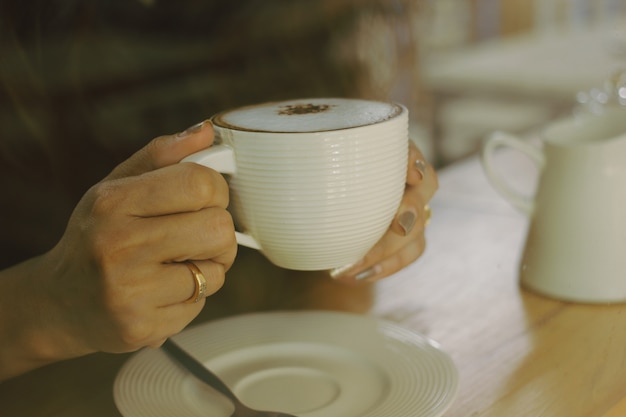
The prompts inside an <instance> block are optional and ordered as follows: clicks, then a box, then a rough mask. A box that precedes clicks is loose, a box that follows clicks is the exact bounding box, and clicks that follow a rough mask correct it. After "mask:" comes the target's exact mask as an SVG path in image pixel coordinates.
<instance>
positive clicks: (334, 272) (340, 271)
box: [328, 260, 363, 279]
mask: <svg viewBox="0 0 626 417" xmlns="http://www.w3.org/2000/svg"><path fill="white" fill-rule="evenodd" d="M362 263H363V260H360V261H358V262H355V263H353V264H348V265H344V266H338V267H337V268H333V269H331V270H330V271H329V272H328V274H329V275H330V277H331V278H332V279H338V278H339V277H341V276H342V275H344V274H345V273H346V272H348V271H349V270H351V269H352V268H355V267H357V266H359V265H360V264H362Z"/></svg>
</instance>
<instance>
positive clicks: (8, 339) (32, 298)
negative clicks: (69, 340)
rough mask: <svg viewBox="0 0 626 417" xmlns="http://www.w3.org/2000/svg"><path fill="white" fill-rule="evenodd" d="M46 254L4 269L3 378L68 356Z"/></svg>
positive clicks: (0, 287)
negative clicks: (49, 289)
mask: <svg viewBox="0 0 626 417" xmlns="http://www.w3.org/2000/svg"><path fill="white" fill-rule="evenodd" d="M44 264H45V261H44V258H43V257H36V258H32V259H30V260H28V261H26V262H23V263H21V264H18V265H16V266H14V267H11V268H9V269H6V270H3V271H0V381H3V380H6V379H9V378H12V377H14V376H17V375H19V374H22V373H25V372H28V371H30V370H32V369H35V368H38V367H41V366H44V365H46V364H49V363H52V362H56V361H59V360H61V359H64V358H65V356H66V354H65V353H63V352H62V350H61V349H60V347H59V346H60V344H59V341H60V340H59V339H63V337H60V334H61V333H60V332H59V331H58V329H57V328H56V327H55V326H54V325H53V323H54V321H55V320H54V318H53V317H54V314H53V312H52V311H50V308H49V300H46V299H45V297H42V294H44V293H45V288H44V287H42V285H41V282H42V281H45V280H41V277H42V274H45V273H49V272H47V271H46V269H47V268H45V265H44Z"/></svg>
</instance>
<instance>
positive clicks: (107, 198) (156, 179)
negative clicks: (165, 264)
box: [93, 164, 229, 217]
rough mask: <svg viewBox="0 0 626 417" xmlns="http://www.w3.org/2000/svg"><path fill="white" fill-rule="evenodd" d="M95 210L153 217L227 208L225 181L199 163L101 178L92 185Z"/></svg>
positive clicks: (97, 212) (99, 212)
mask: <svg viewBox="0 0 626 417" xmlns="http://www.w3.org/2000/svg"><path fill="white" fill-rule="evenodd" d="M93 192H94V194H95V195H94V202H93V206H94V209H93V210H94V212H95V214H102V215H107V214H108V213H114V212H118V213H122V214H124V215H128V216H135V217H153V216H162V215H167V214H172V213H180V212H188V211H196V210H201V209H203V208H206V207H221V208H226V207H228V200H229V195H228V184H227V183H226V181H225V180H224V177H222V175H221V174H219V173H218V172H216V171H214V170H212V169H210V168H206V167H203V166H201V165H198V164H175V165H172V166H169V167H165V168H161V169H158V170H156V171H151V172H148V173H144V174H142V175H138V176H133V177H128V178H122V179H118V180H114V181H104V182H101V183H99V184H98V185H96V186H95V187H94V190H93Z"/></svg>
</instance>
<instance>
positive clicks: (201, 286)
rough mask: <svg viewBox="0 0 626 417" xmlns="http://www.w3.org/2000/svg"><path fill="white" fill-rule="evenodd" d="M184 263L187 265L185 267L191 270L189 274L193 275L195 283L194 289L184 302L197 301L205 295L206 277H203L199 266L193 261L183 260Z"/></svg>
mask: <svg viewBox="0 0 626 417" xmlns="http://www.w3.org/2000/svg"><path fill="white" fill-rule="evenodd" d="M185 265H187V268H189V271H191V275H193V280H194V282H195V284H196V289H195V290H194V292H193V295H192V296H191V298H189V299H188V300H186V301H185V303H190V304H191V303H197V302H198V301H200V300H202V299H203V298H204V297H206V278H204V275H203V274H202V271H200V268H198V267H197V266H196V264H194V263H193V262H191V261H185Z"/></svg>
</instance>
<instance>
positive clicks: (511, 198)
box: [481, 132, 545, 215]
mask: <svg viewBox="0 0 626 417" xmlns="http://www.w3.org/2000/svg"><path fill="white" fill-rule="evenodd" d="M502 147H509V148H513V149H515V150H517V151H520V152H522V153H523V154H525V155H526V156H528V157H529V158H530V159H531V160H532V161H533V162H534V163H535V165H536V166H537V169H539V170H542V169H543V166H544V164H545V156H544V154H543V152H542V151H541V150H540V149H539V148H537V147H536V146H533V145H531V144H529V143H527V142H525V141H523V140H522V139H520V138H518V137H516V136H514V135H511V134H509V133H505V132H494V133H492V134H491V135H490V136H489V138H487V140H486V141H485V143H484V145H483V148H482V153H481V161H482V165H483V168H484V170H485V174H486V175H487V178H488V179H489V181H490V182H491V185H492V186H493V187H494V188H495V189H496V191H498V192H499V193H500V194H501V195H502V196H503V197H504V198H505V199H506V200H507V201H508V202H509V203H511V204H512V205H513V206H514V207H516V208H517V209H518V210H520V211H522V212H524V213H525V214H527V215H530V214H531V213H532V211H533V209H534V202H533V198H532V197H530V196H526V195H523V194H521V193H519V192H518V191H516V190H514V189H513V188H511V186H510V185H509V184H508V183H507V182H506V181H505V180H504V179H503V178H502V176H501V174H500V172H499V171H498V169H497V168H496V164H495V163H494V160H495V151H496V150H497V149H498V148H502Z"/></svg>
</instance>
